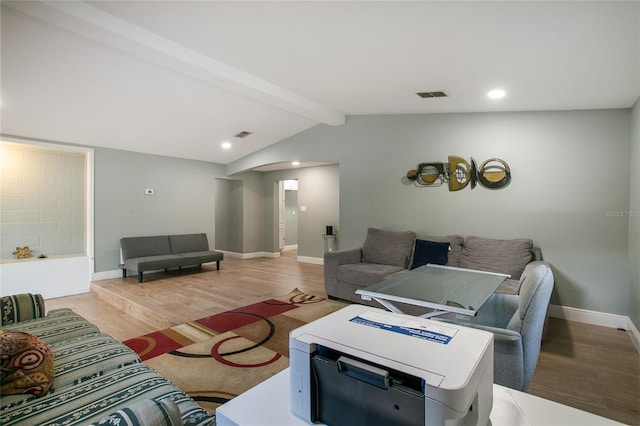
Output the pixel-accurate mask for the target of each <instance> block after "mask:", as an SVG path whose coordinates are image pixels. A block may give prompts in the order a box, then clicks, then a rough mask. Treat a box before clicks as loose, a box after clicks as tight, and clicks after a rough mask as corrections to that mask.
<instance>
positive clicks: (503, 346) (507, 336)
mask: <svg viewBox="0 0 640 426" xmlns="http://www.w3.org/2000/svg"><path fill="white" fill-rule="evenodd" d="M437 320H438V321H443V322H448V323H452V324H456V325H462V326H465V327H470V328H475V329H478V330H483V331H488V332H490V333H493V382H494V383H496V384H498V385H502V386H506V387H509V388H511V389H516V390H519V391H523V392H526V389H523V388H524V357H523V346H522V336H520V333H518V332H516V331H513V330H507V329H504V328H497V327H491V326H487V325H482V324H474V323H471V322H461V321H456V320H447V319H437Z"/></svg>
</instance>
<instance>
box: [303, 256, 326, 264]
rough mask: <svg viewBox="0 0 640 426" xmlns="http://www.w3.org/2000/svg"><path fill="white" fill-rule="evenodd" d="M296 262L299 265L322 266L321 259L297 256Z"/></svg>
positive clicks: (322, 260) (322, 261)
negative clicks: (299, 263)
mask: <svg viewBox="0 0 640 426" xmlns="http://www.w3.org/2000/svg"><path fill="white" fill-rule="evenodd" d="M296 260H297V261H298V262H301V263H313V264H314V265H324V259H323V258H322V257H310V256H298V257H296Z"/></svg>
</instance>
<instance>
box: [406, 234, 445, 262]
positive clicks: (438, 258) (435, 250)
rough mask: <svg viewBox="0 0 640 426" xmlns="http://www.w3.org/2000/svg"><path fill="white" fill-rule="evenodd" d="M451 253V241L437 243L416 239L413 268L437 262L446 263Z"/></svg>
mask: <svg viewBox="0 0 640 426" xmlns="http://www.w3.org/2000/svg"><path fill="white" fill-rule="evenodd" d="M448 254H449V243H437V242H435V241H428V240H416V247H415V250H414V252H413V263H412V264H411V269H415V268H417V267H419V266H423V265H426V264H427V263H435V264H436V265H444V264H446V263H447V259H448Z"/></svg>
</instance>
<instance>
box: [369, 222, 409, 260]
mask: <svg viewBox="0 0 640 426" xmlns="http://www.w3.org/2000/svg"><path fill="white" fill-rule="evenodd" d="M415 239H416V234H415V232H411V231H404V232H396V231H383V230H380V229H376V228H369V229H368V230H367V238H366V240H365V242H364V244H363V245H362V261H363V262H367V263H380V264H382V265H392V266H400V267H401V268H407V267H408V266H409V259H410V257H411V251H412V249H413V242H414V241H415Z"/></svg>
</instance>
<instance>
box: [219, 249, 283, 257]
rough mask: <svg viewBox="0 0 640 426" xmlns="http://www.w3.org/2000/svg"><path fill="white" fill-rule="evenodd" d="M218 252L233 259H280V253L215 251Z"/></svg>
mask: <svg viewBox="0 0 640 426" xmlns="http://www.w3.org/2000/svg"><path fill="white" fill-rule="evenodd" d="M216 251H219V252H220V253H222V254H224V255H225V256H228V257H231V258H234V259H253V258H256V257H268V258H271V259H276V258H278V257H280V252H274V253H272V252H268V251H256V252H252V253H238V252H235V251H226V250H216Z"/></svg>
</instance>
